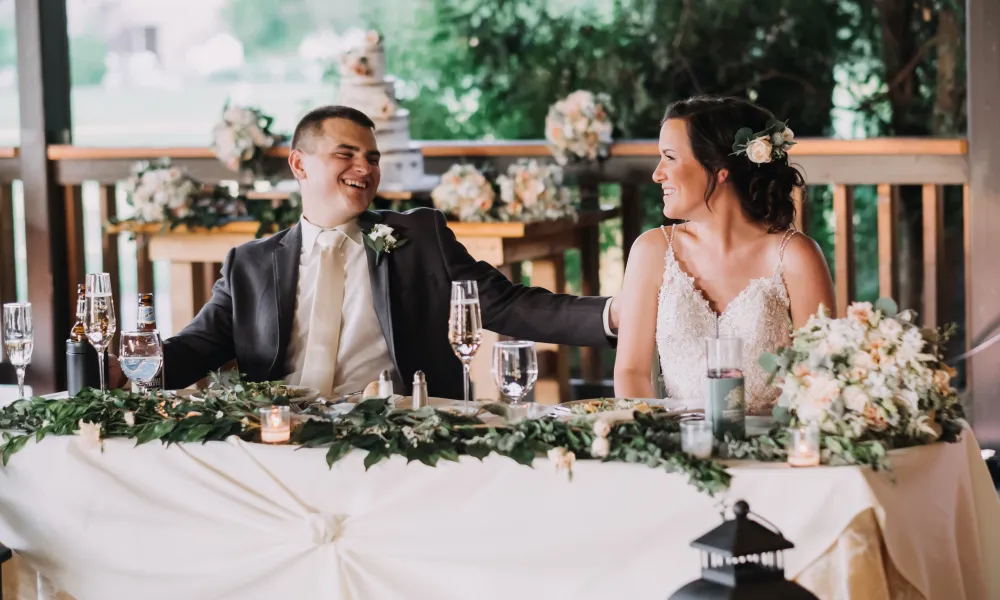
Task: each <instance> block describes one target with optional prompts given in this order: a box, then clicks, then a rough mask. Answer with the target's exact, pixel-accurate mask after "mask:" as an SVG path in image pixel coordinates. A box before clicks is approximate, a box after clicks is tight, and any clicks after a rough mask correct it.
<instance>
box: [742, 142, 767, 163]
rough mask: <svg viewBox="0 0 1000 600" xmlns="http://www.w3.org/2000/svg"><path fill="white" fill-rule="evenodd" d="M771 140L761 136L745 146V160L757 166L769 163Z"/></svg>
mask: <svg viewBox="0 0 1000 600" xmlns="http://www.w3.org/2000/svg"><path fill="white" fill-rule="evenodd" d="M772 148H773V146H772V145H771V140H770V139H768V138H767V137H765V136H761V137H759V138H757V139H755V140H753V141H752V142H750V144H749V145H747V158H749V159H750V160H751V161H752V162H755V163H757V164H762V163H769V162H771V149H772Z"/></svg>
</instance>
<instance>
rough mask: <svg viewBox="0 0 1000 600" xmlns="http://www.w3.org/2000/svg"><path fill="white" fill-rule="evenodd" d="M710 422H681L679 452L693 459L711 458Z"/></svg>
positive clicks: (700, 420) (711, 438) (698, 420)
mask: <svg viewBox="0 0 1000 600" xmlns="http://www.w3.org/2000/svg"><path fill="white" fill-rule="evenodd" d="M714 439H715V438H714V436H713V435H712V422H711V421H706V420H703V419H697V420H691V421H682V422H681V450H682V451H683V452H684V453H685V454H688V455H690V456H693V457H695V458H712V447H713V442H714Z"/></svg>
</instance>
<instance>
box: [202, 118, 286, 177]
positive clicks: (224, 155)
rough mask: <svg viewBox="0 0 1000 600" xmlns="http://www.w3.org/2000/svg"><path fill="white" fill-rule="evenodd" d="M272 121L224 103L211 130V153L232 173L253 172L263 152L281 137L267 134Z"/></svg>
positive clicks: (269, 131) (257, 169)
mask: <svg viewBox="0 0 1000 600" xmlns="http://www.w3.org/2000/svg"><path fill="white" fill-rule="evenodd" d="M273 121H274V119H273V118H272V117H270V116H268V115H265V114H264V113H263V112H262V111H261V110H260V109H257V108H252V107H249V106H239V105H232V106H231V105H229V104H228V103H227V104H226V106H224V107H223V109H222V120H221V121H220V122H219V123H218V124H217V125H216V126H215V128H214V129H213V130H212V151H213V152H214V153H215V156H216V157H217V158H218V159H219V160H220V161H222V164H224V165H226V166H227V167H229V168H230V169H232V170H233V171H243V170H250V171H252V172H254V173H256V172H257V171H259V168H258V167H259V166H260V165H259V163H260V159H261V158H263V156H264V152H265V151H266V150H267V149H268V148H271V147H272V146H274V145H275V144H276V143H278V142H279V141H281V140H282V139H283V138H284V136H281V135H278V134H275V133H272V132H271V123H272V122H273Z"/></svg>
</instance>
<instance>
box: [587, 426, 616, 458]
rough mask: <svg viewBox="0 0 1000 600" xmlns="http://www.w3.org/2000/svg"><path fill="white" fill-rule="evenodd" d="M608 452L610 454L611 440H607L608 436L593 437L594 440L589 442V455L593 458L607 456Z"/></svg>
mask: <svg viewBox="0 0 1000 600" xmlns="http://www.w3.org/2000/svg"><path fill="white" fill-rule="evenodd" d="M598 423H600V421H598ZM608 454H611V442H609V441H608V438H606V437H598V438H594V441H593V442H592V443H591V444H590V455H591V456H593V457H594V458H607V456H608Z"/></svg>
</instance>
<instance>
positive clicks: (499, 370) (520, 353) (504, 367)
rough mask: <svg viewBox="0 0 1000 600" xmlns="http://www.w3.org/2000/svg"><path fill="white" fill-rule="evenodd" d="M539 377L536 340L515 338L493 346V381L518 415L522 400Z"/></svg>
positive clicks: (512, 410)
mask: <svg viewBox="0 0 1000 600" xmlns="http://www.w3.org/2000/svg"><path fill="white" fill-rule="evenodd" d="M537 379H538V353H537V352H536V350H535V342H528V341H524V340H513V341H507V342H497V343H496V345H494V346H493V381H494V382H495V383H496V385H497V389H499V390H500V393H501V394H502V395H503V397H504V398H505V399H508V400H510V412H511V414H513V415H516V414H518V413H519V412H520V409H521V408H522V406H523V405H522V404H521V401H522V400H523V399H524V398H526V397H527V396H528V393H529V392H530V391H531V388H533V387H534V386H535V381H536V380H537Z"/></svg>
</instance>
